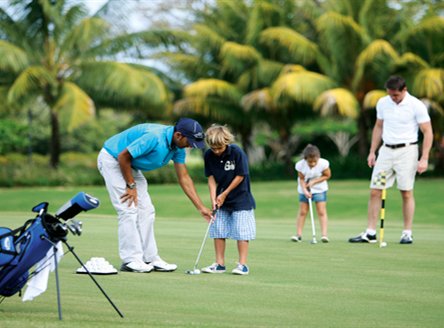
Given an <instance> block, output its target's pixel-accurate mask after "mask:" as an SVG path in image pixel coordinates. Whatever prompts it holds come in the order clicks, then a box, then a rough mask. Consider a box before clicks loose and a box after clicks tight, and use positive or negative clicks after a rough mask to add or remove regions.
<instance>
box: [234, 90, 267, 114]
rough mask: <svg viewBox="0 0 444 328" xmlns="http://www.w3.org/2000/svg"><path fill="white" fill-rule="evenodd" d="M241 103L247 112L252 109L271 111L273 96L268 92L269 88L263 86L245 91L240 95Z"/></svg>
mask: <svg viewBox="0 0 444 328" xmlns="http://www.w3.org/2000/svg"><path fill="white" fill-rule="evenodd" d="M241 105H242V108H243V109H244V110H245V111H247V112H250V111H252V110H253V109H257V110H260V109H263V110H265V111H272V110H273V108H274V106H273V98H272V97H271V94H270V88H263V89H259V90H254V91H252V92H250V93H247V94H246V95H245V96H243V97H242V100H241Z"/></svg>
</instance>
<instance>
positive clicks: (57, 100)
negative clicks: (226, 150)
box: [0, 0, 444, 171]
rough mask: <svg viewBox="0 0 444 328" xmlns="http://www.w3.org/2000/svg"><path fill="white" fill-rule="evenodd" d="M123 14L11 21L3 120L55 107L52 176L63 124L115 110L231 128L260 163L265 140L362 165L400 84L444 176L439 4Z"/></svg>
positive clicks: (289, 0) (353, 3)
mask: <svg viewBox="0 0 444 328" xmlns="http://www.w3.org/2000/svg"><path fill="white" fill-rule="evenodd" d="M125 4H128V2H127V1H123V2H122V1H120V2H118V1H108V2H107V3H106V4H105V5H104V6H103V7H102V8H100V10H99V11H97V13H95V14H93V15H88V14H87V12H86V9H85V7H84V6H83V4H82V3H79V2H78V1H77V2H70V1H60V0H58V1H49V0H46V1H45V0H41V1H37V0H28V1H10V8H9V10H8V11H7V10H6V9H3V10H2V11H1V16H0V24H1V25H0V52H1V53H2V54H3V56H1V58H0V72H1V73H0V74H1V75H0V84H1V90H0V92H1V97H2V98H4V99H5V100H6V101H4V103H5V104H6V106H5V105H3V106H5V108H0V112H1V113H3V114H1V115H2V116H6V114H5V113H6V112H7V109H6V107H8V108H9V110H10V111H11V110H13V111H26V110H27V108H29V106H30V104H34V105H35V104H36V103H37V102H38V103H39V107H40V108H41V109H42V110H46V111H48V113H49V116H48V120H49V122H51V127H52V137H51V140H53V142H52V148H51V154H52V160H51V163H52V164H53V166H56V165H57V163H58V156H59V154H60V145H59V144H58V143H59V142H60V135H59V125H60V124H62V126H63V129H64V131H66V132H67V133H69V132H72V131H74V129H76V128H77V127H78V126H81V124H82V123H84V122H85V121H87V120H88V119H89V118H91V117H94V109H95V108H96V109H97V108H98V109H99V110H100V108H108V107H109V108H113V109H114V110H129V111H131V112H132V113H135V114H134V116H135V117H136V118H137V119H140V120H146V119H163V120H167V121H173V120H174V119H175V118H177V117H178V116H182V115H189V116H193V117H196V118H197V119H199V120H201V121H202V122H203V123H204V124H209V123H212V122H216V121H217V122H220V123H226V124H228V125H229V126H231V127H232V128H233V129H234V130H235V132H236V133H237V135H238V136H239V137H240V140H241V142H242V144H243V147H244V148H245V149H246V151H247V152H248V154H249V155H250V157H251V158H254V157H255V155H257V151H256V150H257V149H258V144H261V146H265V147H267V149H268V150H269V152H268V156H269V159H272V160H278V161H283V162H286V163H289V162H290V161H291V157H292V156H293V155H294V153H295V150H296V149H297V148H298V147H299V146H300V142H301V140H303V138H304V136H307V135H310V134H323V135H324V136H325V137H326V138H329V140H331V142H332V143H333V144H334V145H336V146H337V153H338V154H340V155H341V156H343V157H345V156H347V155H348V154H349V152H350V151H351V150H352V149H353V147H354V148H355V149H356V152H357V153H358V154H359V155H360V156H361V157H365V156H366V154H367V151H368V146H369V140H368V139H369V133H370V131H369V129H370V128H371V126H372V124H373V121H372V120H373V119H374V107H375V104H376V102H377V100H378V99H379V98H380V97H381V96H383V95H384V94H385V91H384V90H383V85H384V81H385V80H386V79H387V77H388V76H389V75H392V74H401V75H403V76H404V77H405V78H406V80H407V82H408V86H409V91H410V92H411V93H412V94H414V95H416V96H418V97H420V98H422V99H423V100H424V102H425V103H426V104H427V106H428V108H429V111H430V115H431V116H432V122H433V127H434V132H435V145H434V149H435V155H436V164H438V165H442V166H443V167H441V170H443V171H444V159H443V158H441V159H440V158H439V156H443V152H444V151H443V146H444V141H443V140H444V139H443V135H442V134H443V131H444V119H443V117H444V109H443V108H444V17H443V15H444V14H443V13H444V5H443V3H442V2H440V1H433V0H428V1H422V2H417V1H401V0H362V1H360V0H317V1H315V0H236V1H231V0H219V1H217V0H216V1H213V0H212V1H209V0H187V1H181V2H179V3H176V2H159V3H156V4H154V3H151V4H149V3H146V2H138V3H136V4H134V3H133V4H132V6H131V10H133V11H137V12H138V13H145V14H146V17H145V18H146V21H145V22H146V26H142V27H141V28H140V30H139V31H136V32H132V31H130V30H125V28H124V26H123V25H122V22H123V21H124V19H123V18H122V17H121V14H122V12H123V10H118V9H122V8H121V6H123V5H125ZM116 6H119V7H118V8H117V7H116ZM11 8H14V9H15V10H16V11H15V13H14V14H11V13H12V11H11ZM116 9H117V10H116ZM119 15H120V16H119ZM117 23H121V25H120V26H119V28H118V29H117V28H113V26H114V27H115V26H116V24H117ZM122 58H124V59H125V60H122ZM146 60H149V62H150V63H154V64H155V67H156V69H154V68H150V67H148V66H147V65H146V64H145V63H146ZM138 61H139V62H138ZM136 62H137V64H136ZM160 63H161V65H160ZM258 136H260V138H259V137H258ZM439 154H441V155H439ZM259 158H260V157H259Z"/></svg>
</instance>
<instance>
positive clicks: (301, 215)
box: [296, 202, 308, 236]
mask: <svg viewBox="0 0 444 328" xmlns="http://www.w3.org/2000/svg"><path fill="white" fill-rule="evenodd" d="M307 213H308V203H304V202H300V203H299V212H298V217H297V219H296V230H297V235H298V236H302V230H303V229H304V224H305V218H306V217H307Z"/></svg>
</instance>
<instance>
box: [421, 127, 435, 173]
mask: <svg viewBox="0 0 444 328" xmlns="http://www.w3.org/2000/svg"><path fill="white" fill-rule="evenodd" d="M419 128H420V130H421V132H422V134H423V136H424V139H423V141H422V153H421V158H420V159H419V162H418V168H417V171H418V173H419V174H421V173H424V172H425V171H427V167H428V165H429V154H430V149H432V144H433V130H432V123H431V122H430V121H429V122H426V123H421V124H419Z"/></svg>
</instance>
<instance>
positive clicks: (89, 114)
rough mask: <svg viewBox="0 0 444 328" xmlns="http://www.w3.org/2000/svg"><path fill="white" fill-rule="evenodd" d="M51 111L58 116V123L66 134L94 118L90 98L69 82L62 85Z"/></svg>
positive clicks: (93, 108)
mask: <svg viewBox="0 0 444 328" xmlns="http://www.w3.org/2000/svg"><path fill="white" fill-rule="evenodd" d="M53 110H54V111H55V112H57V113H59V114H60V118H61V119H60V123H61V126H62V127H64V128H65V129H66V130H67V131H68V132H72V131H73V130H74V129H76V128H78V127H80V126H81V125H83V124H84V123H87V122H89V121H90V120H91V119H93V118H94V114H95V107H94V102H93V101H92V100H91V98H90V97H89V96H88V95H87V94H86V93H85V92H84V91H83V90H82V89H80V88H79V87H78V86H77V85H75V84H74V83H71V82H65V83H64V84H63V87H62V90H61V93H60V96H59V98H58V99H57V101H56V103H55V105H54V107H53Z"/></svg>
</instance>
